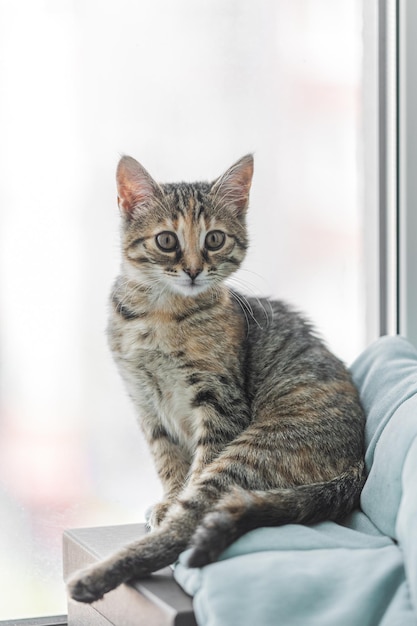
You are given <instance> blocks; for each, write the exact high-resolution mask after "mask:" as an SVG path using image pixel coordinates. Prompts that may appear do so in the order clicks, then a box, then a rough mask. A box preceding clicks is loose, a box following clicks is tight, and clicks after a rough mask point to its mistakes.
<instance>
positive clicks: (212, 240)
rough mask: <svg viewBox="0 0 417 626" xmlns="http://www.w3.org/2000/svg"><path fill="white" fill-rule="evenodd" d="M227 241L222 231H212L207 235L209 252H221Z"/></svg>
mask: <svg viewBox="0 0 417 626" xmlns="http://www.w3.org/2000/svg"><path fill="white" fill-rule="evenodd" d="M225 241H226V235H225V234H224V233H223V232H222V231H221V230H212V231H210V232H209V233H207V235H206V248H207V250H220V248H221V247H222V246H223V245H224V242H225Z"/></svg>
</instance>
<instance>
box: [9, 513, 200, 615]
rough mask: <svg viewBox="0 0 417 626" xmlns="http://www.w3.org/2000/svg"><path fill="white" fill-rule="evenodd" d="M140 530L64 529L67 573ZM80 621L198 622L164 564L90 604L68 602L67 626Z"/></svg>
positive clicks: (142, 529) (138, 526)
mask: <svg viewBox="0 0 417 626" xmlns="http://www.w3.org/2000/svg"><path fill="white" fill-rule="evenodd" d="M144 534H145V526H144V524H130V525H126V526H108V527H101V528H79V529H74V530H68V531H66V532H65V534H64V576H65V578H67V577H69V576H70V575H71V574H72V573H74V572H75V571H76V570H78V569H80V568H83V567H86V566H87V565H90V564H91V563H94V562H95V561H98V560H100V559H102V558H104V557H106V556H107V555H109V554H110V553H112V552H115V551H116V550H118V549H119V548H121V547H122V546H124V545H126V544H127V543H131V542H132V541H135V540H137V539H138V538H139V537H140V536H142V535H144ZM84 625H88V626H142V625H143V626H145V625H146V626H154V625H155V626H173V625H175V626H196V622H195V618H194V613H193V608H192V601H191V598H190V597H189V596H188V595H187V594H185V593H184V592H183V591H182V589H181V588H180V587H179V586H178V584H177V583H176V582H175V580H174V578H173V575H172V571H171V568H169V567H167V568H164V569H162V570H160V571H159V572H156V573H155V574H153V575H152V576H151V577H149V578H148V579H146V580H141V581H138V582H137V583H134V585H130V584H129V585H121V586H120V587H118V588H117V589H115V590H114V591H111V592H110V593H108V594H106V596H105V597H104V598H103V599H102V600H99V601H98V602H95V603H94V604H93V605H84V604H79V603H77V602H73V601H69V602H68V626H84ZM0 626H1V625H0ZM19 626H20V624H19Z"/></svg>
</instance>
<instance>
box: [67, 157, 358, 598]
mask: <svg viewBox="0 0 417 626" xmlns="http://www.w3.org/2000/svg"><path fill="white" fill-rule="evenodd" d="M252 171H253V160H252V157H251V156H246V157H244V158H243V159H241V160H240V161H238V162H237V163H236V164H235V165H234V166H232V167H231V168H230V169H229V170H227V172H226V173H225V174H224V175H223V176H222V177H220V178H219V179H218V180H217V181H215V182H214V183H212V184H209V183H195V184H186V183H179V184H175V185H174V184H168V185H159V184H157V183H156V182H155V181H154V180H153V179H152V178H151V177H150V175H149V174H148V173H147V172H146V170H144V168H143V167H142V166H141V165H140V164H139V163H137V162H136V161H134V159H131V158H130V157H123V159H122V160H121V162H120V164H119V167H118V173H117V181H118V190H119V206H120V210H121V215H122V252H123V260H122V271H121V274H120V276H119V278H118V279H117V280H116V283H115V285H114V288H113V291H112V295H111V315H110V323H109V331H108V335H109V342H110V347H111V350H112V352H113V355H114V357H115V360H116V363H117V364H118V367H119V369H120V373H121V375H122V377H123V379H124V381H125V383H126V385H127V389H128V391H129V394H130V396H131V398H132V401H133V403H134V405H135V407H136V409H137V413H138V416H139V417H140V424H141V427H142V429H143V432H144V434H145V437H146V439H147V441H148V443H149V446H150V449H151V451H152V454H153V456H154V459H155V465H156V469H157V471H158V474H159V476H160V479H161V481H162V484H163V487H164V500H163V502H161V503H159V504H158V505H156V506H155V507H154V509H153V512H152V514H151V518H150V522H149V524H150V526H151V527H152V532H151V533H150V534H149V535H147V536H146V537H145V538H142V539H141V540H140V541H138V542H137V543H135V544H132V545H130V546H127V547H126V548H125V549H124V550H122V551H121V552H119V553H117V554H116V555H113V556H112V557H110V558H109V559H107V560H105V561H103V562H101V563H99V564H98V565H94V566H93V567H91V568H90V569H89V570H87V571H84V572H81V573H80V574H77V575H76V576H75V577H74V578H73V579H72V580H71V581H70V583H69V590H70V593H71V595H72V597H73V598H75V599H76V600H79V601H82V602H92V601H94V600H97V599H98V598H101V597H102V596H103V594H104V593H106V592H107V591H109V590H110V589H113V588H114V587H116V586H117V585H119V584H121V583H123V582H126V581H128V580H131V579H134V578H139V577H144V576H148V575H149V574H150V573H152V572H154V571H156V570H157V569H159V568H161V567H163V566H166V565H168V564H170V563H172V562H173V561H175V559H176V558H177V557H178V555H179V553H180V552H181V551H182V550H184V549H185V548H186V547H187V546H191V547H192V552H191V556H190V565H191V566H202V565H205V564H206V563H209V562H211V561H213V560H215V559H216V558H217V557H218V556H219V554H220V553H221V551H222V550H224V548H226V547H227V546H228V545H229V544H230V543H231V542H232V541H234V540H235V539H237V538H238V537H239V536H241V535H242V534H244V533H245V532H247V531H248V530H250V529H253V528H256V527H259V526H271V525H273V526H275V525H279V524H285V523H289V522H296V523H312V522H317V521H320V520H330V519H331V520H340V519H342V518H343V517H344V516H345V515H347V514H348V513H349V512H350V511H351V510H352V509H353V508H354V507H355V506H356V505H357V503H358V499H359V494H360V491H361V488H362V484H363V480H364V464H363V428H364V416H363V412H362V409H361V406H360V403H359V399H358V395H357V392H356V390H355V388H354V386H353V384H352V381H351V378H350V375H349V373H348V371H347V370H346V368H345V367H344V366H343V364H342V363H341V362H340V361H339V360H338V359H337V358H336V357H335V356H333V355H332V354H331V353H330V352H329V351H328V350H327V348H326V347H325V346H324V345H323V343H322V342H321V341H320V339H319V338H318V337H317V336H316V335H315V333H314V331H313V329H312V328H311V326H310V325H309V324H308V323H307V322H306V321H305V320H304V319H303V317H302V316H301V315H299V314H298V313H297V312H295V311H293V310H291V308H289V307H288V306H287V305H286V304H284V303H282V302H279V301H268V300H266V299H265V300H263V299H251V298H246V297H243V296H242V295H241V294H238V293H236V292H234V291H232V290H231V289H230V288H228V287H227V286H226V285H225V282H224V281H225V279H227V278H228V276H230V275H231V274H232V273H233V272H234V271H235V270H236V268H237V267H238V266H239V265H240V264H241V262H242V260H243V258H244V256H245V251H246V248H247V243H248V242H247V232H246V223H245V219H246V209H247V205H248V197H249V188H250V183H251V179H252ZM164 246H165V248H164ZM167 247H168V249H167Z"/></svg>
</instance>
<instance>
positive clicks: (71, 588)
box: [67, 569, 110, 604]
mask: <svg viewBox="0 0 417 626" xmlns="http://www.w3.org/2000/svg"><path fill="white" fill-rule="evenodd" d="M67 588H68V593H69V595H70V596H71V598H72V599H73V600H77V602H85V603H87V604H91V602H95V601H96V600H101V598H102V597H103V596H104V594H105V593H106V592H107V591H110V589H109V588H108V585H106V583H105V579H103V577H101V576H99V575H97V574H96V573H95V572H94V571H93V570H92V569H87V570H83V571H81V572H77V573H76V574H75V575H74V576H73V577H72V578H70V580H69V581H68V583H67Z"/></svg>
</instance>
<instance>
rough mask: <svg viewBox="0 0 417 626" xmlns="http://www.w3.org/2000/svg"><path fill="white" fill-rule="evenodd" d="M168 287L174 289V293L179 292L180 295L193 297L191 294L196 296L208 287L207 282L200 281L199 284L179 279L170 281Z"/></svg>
mask: <svg viewBox="0 0 417 626" xmlns="http://www.w3.org/2000/svg"><path fill="white" fill-rule="evenodd" d="M169 286H170V289H171V290H172V291H174V292H175V293H179V294H181V295H182V296H187V297H190V296H191V297H193V296H198V295H199V294H200V293H203V292H204V291H207V289H209V285H208V284H207V283H201V284H199V283H198V282H196V283H192V282H191V281H190V282H185V281H184V282H182V281H181V282H180V281H175V280H173V281H170V284H169Z"/></svg>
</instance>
